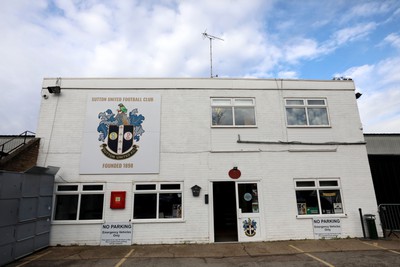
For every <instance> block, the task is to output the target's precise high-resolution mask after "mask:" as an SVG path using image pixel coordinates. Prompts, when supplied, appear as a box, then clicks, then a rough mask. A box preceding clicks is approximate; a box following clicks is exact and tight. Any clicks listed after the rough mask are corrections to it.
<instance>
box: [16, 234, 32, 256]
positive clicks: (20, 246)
mask: <svg viewBox="0 0 400 267" xmlns="http://www.w3.org/2000/svg"><path fill="white" fill-rule="evenodd" d="M34 242H35V239H34V238H33V237H32V238H30V239H25V240H23V241H20V242H16V243H15V245H14V258H15V259H18V258H21V257H23V256H26V255H28V254H31V253H32V252H33V251H34V249H33V248H34Z"/></svg>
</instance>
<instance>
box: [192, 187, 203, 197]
mask: <svg viewBox="0 0 400 267" xmlns="http://www.w3.org/2000/svg"><path fill="white" fill-rule="evenodd" d="M191 189H192V194H193V196H194V197H198V196H199V195H200V190H201V187H200V186H198V185H195V186H192V188H191Z"/></svg>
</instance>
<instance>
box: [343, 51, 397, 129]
mask: <svg viewBox="0 0 400 267" xmlns="http://www.w3.org/2000/svg"><path fill="white" fill-rule="evenodd" d="M398 73H400V57H395V58H387V59H384V60H381V61H379V62H378V63H377V64H374V65H363V66H359V67H353V68H350V69H348V70H346V71H345V72H344V73H343V74H342V76H350V77H352V78H353V80H354V81H355V85H356V88H357V91H359V92H361V93H363V95H362V97H361V98H359V99H358V105H359V110H360V116H361V120H362V123H363V125H364V132H398V131H399V126H400V105H399V103H400V85H399V84H400V77H399V76H398Z"/></svg>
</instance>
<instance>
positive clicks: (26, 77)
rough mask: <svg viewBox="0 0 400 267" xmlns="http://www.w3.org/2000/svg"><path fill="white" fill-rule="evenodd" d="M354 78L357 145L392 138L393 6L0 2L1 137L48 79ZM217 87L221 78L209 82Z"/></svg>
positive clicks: (397, 54)
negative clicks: (368, 136) (362, 139)
mask: <svg viewBox="0 0 400 267" xmlns="http://www.w3.org/2000/svg"><path fill="white" fill-rule="evenodd" d="M204 32H206V33H208V34H211V35H213V36H216V37H219V38H221V39H223V41H222V40H216V39H215V40H214V41H213V42H212V45H213V49H212V53H213V75H218V76H219V77H220V78H260V79H269V78H278V79H281V78H288V79H317V80H331V79H332V78H333V77H349V78H352V79H353V80H354V82H355V85H356V91H357V92H360V93H362V96H361V98H359V99H358V100H357V102H358V108H359V111H360V117H361V121H362V124H363V129H364V132H365V133H400V1H398V0H371V1H369V0H326V1H320V0H302V1H295V0H293V1H290V0H276V1H275V0H243V1H242V0H237V1H235V0H203V1H199V0H187V1H186V0H114V1H109V0H86V1H85V0H35V1H32V0H2V1H1V6H0V33H1V38H0V99H1V102H0V111H1V114H3V115H2V118H3V119H2V123H1V124H0V135H14V134H20V133H22V132H24V131H26V130H29V131H32V132H35V130H36V127H37V124H38V117H39V109H40V102H41V100H42V98H41V86H42V82H43V78H45V77H52V78H56V77H63V78H66V77H171V78H181V77H194V78H199V77H200V78H203V77H204V78H209V77H210V50H209V49H210V47H209V39H207V38H204V36H203V35H202V33H204ZM214 79H218V78H214Z"/></svg>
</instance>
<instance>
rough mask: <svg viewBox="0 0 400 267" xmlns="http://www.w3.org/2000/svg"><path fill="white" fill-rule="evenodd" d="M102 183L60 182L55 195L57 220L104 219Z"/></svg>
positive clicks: (55, 218)
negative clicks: (71, 183) (72, 183)
mask: <svg viewBox="0 0 400 267" xmlns="http://www.w3.org/2000/svg"><path fill="white" fill-rule="evenodd" d="M103 206H104V186H103V185H102V184H74V185H70V184H58V185H57V186H56V196H55V210H54V218H53V219H54V220H55V221H79V220H82V221H86V220H102V219H103Z"/></svg>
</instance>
